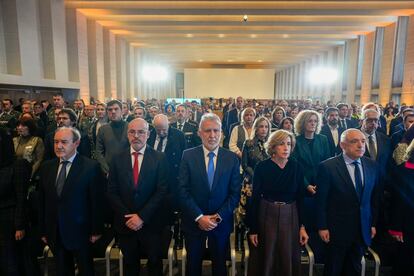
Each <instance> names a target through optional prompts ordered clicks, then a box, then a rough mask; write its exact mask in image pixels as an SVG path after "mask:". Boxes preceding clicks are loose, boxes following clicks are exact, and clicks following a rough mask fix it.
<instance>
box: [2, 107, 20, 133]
mask: <svg viewBox="0 0 414 276" xmlns="http://www.w3.org/2000/svg"><path fill="white" fill-rule="evenodd" d="M19 117H20V112H18V111H15V110H11V111H10V112H2V113H1V114H0V127H1V128H3V129H5V130H7V131H8V132H9V131H12V130H14V129H16V127H17V122H18V119H19Z"/></svg>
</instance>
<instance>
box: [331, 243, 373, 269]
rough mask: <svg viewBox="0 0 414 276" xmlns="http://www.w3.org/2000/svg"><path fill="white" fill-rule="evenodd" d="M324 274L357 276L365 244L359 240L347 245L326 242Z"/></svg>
mask: <svg viewBox="0 0 414 276" xmlns="http://www.w3.org/2000/svg"><path fill="white" fill-rule="evenodd" d="M327 248H328V251H327V256H326V265H325V270H324V276H341V275H342V276H359V275H361V269H362V268H361V259H362V256H363V254H364V252H365V246H363V245H362V243H360V242H354V243H352V244H348V245H342V244H335V243H328V246H327Z"/></svg>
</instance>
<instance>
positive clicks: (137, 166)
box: [133, 152, 139, 188]
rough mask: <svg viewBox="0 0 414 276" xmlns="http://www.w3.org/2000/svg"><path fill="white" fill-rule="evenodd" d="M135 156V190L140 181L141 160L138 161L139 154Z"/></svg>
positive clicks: (135, 153) (136, 153)
mask: <svg viewBox="0 0 414 276" xmlns="http://www.w3.org/2000/svg"><path fill="white" fill-rule="evenodd" d="M133 155H134V168H133V170H134V172H133V174H134V188H137V187H138V180H139V159H138V157H139V152H134V153H133Z"/></svg>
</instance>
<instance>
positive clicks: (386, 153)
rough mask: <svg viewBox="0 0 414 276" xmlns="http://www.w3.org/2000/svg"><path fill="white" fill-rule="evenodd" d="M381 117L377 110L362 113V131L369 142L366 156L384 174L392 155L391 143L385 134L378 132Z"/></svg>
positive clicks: (367, 110)
mask: <svg viewBox="0 0 414 276" xmlns="http://www.w3.org/2000/svg"><path fill="white" fill-rule="evenodd" d="M379 117H380V114H379V113H378V111H377V110H375V109H365V110H364V111H363V113H362V125H361V131H362V133H363V134H364V135H365V139H366V141H367V143H366V151H365V156H367V157H369V158H371V159H372V160H374V161H376V162H377V165H378V166H379V169H380V172H381V173H382V174H384V173H385V168H386V166H387V163H388V160H389V158H390V154H391V142H390V139H389V138H388V137H387V136H386V135H385V134H383V133H382V132H380V131H378V130H377V129H378V124H379Z"/></svg>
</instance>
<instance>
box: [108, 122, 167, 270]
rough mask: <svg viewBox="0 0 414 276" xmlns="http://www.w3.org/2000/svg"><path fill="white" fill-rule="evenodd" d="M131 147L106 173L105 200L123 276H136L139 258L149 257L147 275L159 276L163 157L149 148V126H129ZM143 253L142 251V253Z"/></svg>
mask: <svg viewBox="0 0 414 276" xmlns="http://www.w3.org/2000/svg"><path fill="white" fill-rule="evenodd" d="M127 133H128V134H127V135H128V141H129V143H130V147H129V148H128V149H127V150H125V151H122V152H121V153H119V154H116V155H115V156H114V158H113V162H111V164H110V169H109V183H108V198H109V202H110V204H111V206H112V209H113V211H114V217H115V219H114V227H115V231H116V232H117V233H118V238H119V245H120V247H121V250H122V253H123V254H124V273H125V275H126V276H129V275H137V274H138V273H139V263H140V262H139V259H140V256H142V255H143V253H144V252H145V255H146V256H147V257H148V272H149V275H157V276H158V275H162V259H161V236H162V233H163V230H164V227H165V222H164V221H163V219H160V218H162V217H163V210H162V208H160V207H161V206H162V205H161V203H162V201H163V200H164V199H165V196H166V194H167V189H168V187H167V180H168V164H167V160H166V158H165V155H164V154H163V153H161V152H158V151H156V150H154V149H153V148H151V147H150V146H148V145H147V144H146V143H147V140H148V137H149V131H148V123H147V122H146V121H145V120H144V119H141V118H137V119H134V120H132V121H131V122H130V123H129V124H128V131H127ZM144 250H145V251H144Z"/></svg>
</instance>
